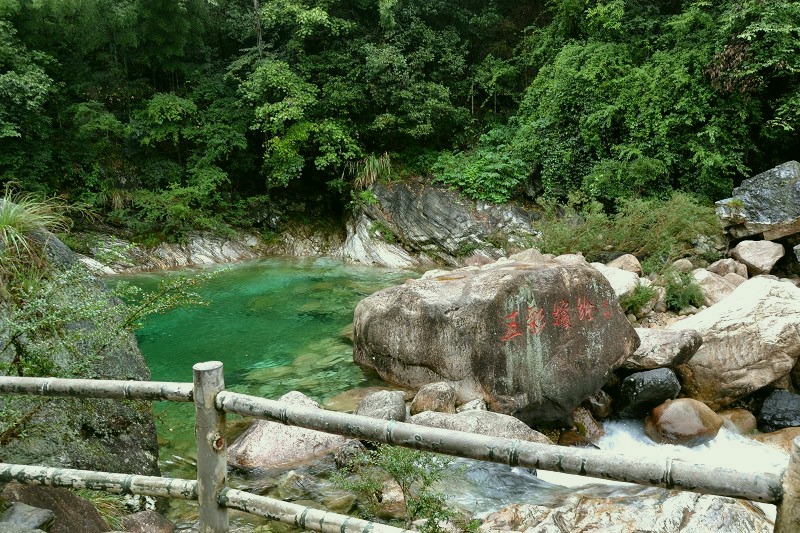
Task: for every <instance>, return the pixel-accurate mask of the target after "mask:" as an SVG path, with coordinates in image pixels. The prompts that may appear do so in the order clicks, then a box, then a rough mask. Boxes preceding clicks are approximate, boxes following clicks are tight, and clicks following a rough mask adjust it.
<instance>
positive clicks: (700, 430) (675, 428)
mask: <svg viewBox="0 0 800 533" xmlns="http://www.w3.org/2000/svg"><path fill="white" fill-rule="evenodd" d="M721 427H722V418H721V417H720V416H719V415H717V414H716V413H715V412H714V411H712V410H711V409H709V408H708V406H707V405H706V404H704V403H703V402H698V401H697V400H692V399H691V398H679V399H677V400H668V401H666V402H664V403H662V404H661V405H659V406H657V407H655V408H654V409H653V410H652V411H651V412H650V414H649V415H648V416H647V418H646V419H645V421H644V432H645V434H647V436H648V437H650V439H651V440H653V441H655V442H658V443H660V444H681V445H684V446H697V445H699V444H705V443H706V442H708V441H710V440H712V439H713V438H714V437H716V436H717V433H718V432H719V428H721Z"/></svg>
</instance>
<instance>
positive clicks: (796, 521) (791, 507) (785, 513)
mask: <svg viewBox="0 0 800 533" xmlns="http://www.w3.org/2000/svg"><path fill="white" fill-rule="evenodd" d="M797 531H800V437H795V438H794V441H792V450H791V452H790V453H789V466H788V467H787V468H786V473H785V474H784V476H783V497H782V498H781V502H780V503H779V504H778V515H777V517H776V518H775V533H795V532H797Z"/></svg>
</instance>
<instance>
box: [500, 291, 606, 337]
mask: <svg viewBox="0 0 800 533" xmlns="http://www.w3.org/2000/svg"><path fill="white" fill-rule="evenodd" d="M575 308H576V309H577V321H578V322H584V321H585V322H592V321H594V319H595V318H599V317H600V316H602V317H603V318H604V319H606V320H607V319H609V318H611V304H610V303H609V301H608V300H607V299H606V300H603V301H602V303H601V304H600V306H599V309H598V306H597V305H596V304H594V303H593V302H592V301H591V300H590V299H589V297H588V296H586V295H584V296H579V297H578V301H577V305H576V306H575ZM547 316H548V313H546V312H545V310H544V309H543V308H540V307H536V306H534V305H531V304H529V305H528V307H527V311H526V314H525V323H524V325H523V327H520V322H519V321H520V319H521V318H522V317H521V316H520V311H514V312H513V313H511V314H509V315H506V316H505V323H506V331H505V334H504V335H503V337H502V341H503V342H508V341H510V340H511V339H515V338H517V337H521V336H522V335H523V333H525V332H526V330H527V333H530V334H533V335H540V334H541V333H542V331H544V328H545V326H551V327H554V328H561V329H563V330H569V329H571V328H572V327H573V325H574V323H573V320H574V318H575V314H574V312H572V307H571V306H570V302H568V301H567V300H566V299H564V298H561V300H560V301H559V302H556V303H554V304H553V310H552V312H551V313H549V316H550V320H549V321H547V320H546V318H547Z"/></svg>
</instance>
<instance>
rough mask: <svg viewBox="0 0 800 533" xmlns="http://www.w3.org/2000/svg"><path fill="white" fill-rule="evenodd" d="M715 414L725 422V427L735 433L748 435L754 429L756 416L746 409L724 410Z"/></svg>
mask: <svg viewBox="0 0 800 533" xmlns="http://www.w3.org/2000/svg"><path fill="white" fill-rule="evenodd" d="M717 414H718V415H719V416H721V417H722V419H723V420H724V421H725V427H726V428H728V429H732V430H733V431H735V432H736V433H750V432H751V431H753V430H755V429H756V425H757V424H756V416H755V415H754V414H753V413H751V412H750V411H748V410H747V409H725V410H724V411H719V412H717Z"/></svg>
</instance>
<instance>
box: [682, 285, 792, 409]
mask: <svg viewBox="0 0 800 533" xmlns="http://www.w3.org/2000/svg"><path fill="white" fill-rule="evenodd" d="M667 329H669V330H673V331H681V330H683V331H685V330H689V329H693V330H696V331H698V332H699V333H700V335H702V337H703V344H702V346H700V348H699V349H698V350H697V352H696V353H695V354H694V356H692V358H691V359H689V360H688V361H687V362H686V363H684V364H682V365H680V366H678V367H677V369H676V370H677V373H678V375H679V377H680V378H681V382H682V383H683V391H684V393H685V394H686V396H688V397H690V398H695V399H698V400H700V401H702V402H704V403H706V404H707V405H708V406H709V407H711V408H712V409H719V408H721V407H724V406H726V405H728V404H729V403H731V402H733V401H734V400H737V399H739V398H742V397H744V396H747V395H748V394H750V393H752V392H755V391H756V390H758V389H760V388H762V387H764V386H766V385H768V384H770V383H773V382H774V381H775V380H777V379H780V378H782V377H784V376H786V375H787V374H789V373H790V371H791V370H792V367H794V365H795V362H796V361H797V359H798V356H800V289H798V288H797V287H795V286H794V285H792V284H791V283H783V282H781V281H777V280H774V279H770V278H767V277H764V276H759V277H756V278H751V279H749V280H747V281H746V282H744V283H742V284H741V285H740V286H739V287H737V288H736V290H735V291H734V292H733V293H732V294H731V295H730V296H728V297H727V298H726V299H725V300H723V301H722V302H720V303H718V304H717V305H715V306H713V307H709V308H708V309H705V310H703V311H701V312H700V313H698V314H696V315H694V316H691V317H688V318H685V319H683V320H681V321H679V322H676V323H675V324H672V325H671V326H669V327H668V328H667Z"/></svg>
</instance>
